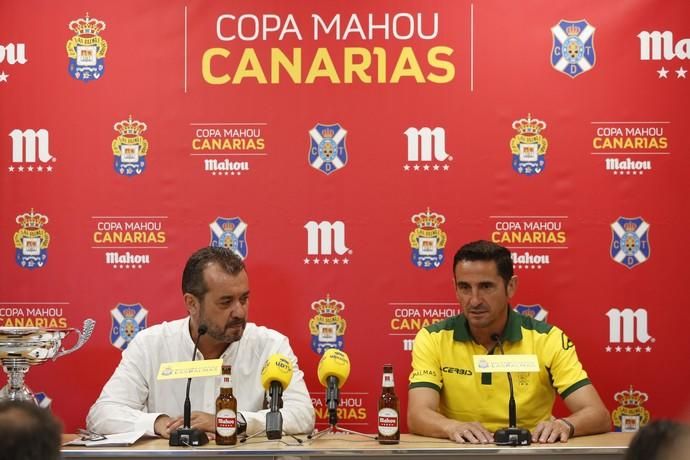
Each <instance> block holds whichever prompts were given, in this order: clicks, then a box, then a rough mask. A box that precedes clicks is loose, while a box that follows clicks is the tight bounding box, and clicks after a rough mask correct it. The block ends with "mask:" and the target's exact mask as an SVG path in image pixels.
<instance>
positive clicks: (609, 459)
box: [62, 433, 633, 460]
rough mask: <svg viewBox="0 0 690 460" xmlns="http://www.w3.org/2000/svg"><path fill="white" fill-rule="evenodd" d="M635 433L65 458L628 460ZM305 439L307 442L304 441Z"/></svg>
mask: <svg viewBox="0 0 690 460" xmlns="http://www.w3.org/2000/svg"><path fill="white" fill-rule="evenodd" d="M632 435H633V433H606V434H600V435H596V436H583V437H578V438H574V439H572V440H570V441H568V442H567V443H558V444H534V445H531V446H522V447H499V446H495V445H468V444H455V443H452V442H450V441H446V440H443V439H433V438H425V437H422V436H415V435H409V434H403V435H402V436H401V441H400V443H399V444H394V445H388V446H387V445H380V444H379V443H378V442H376V441H374V440H372V439H368V438H365V437H363V436H358V435H343V434H331V433H328V434H326V435H324V436H322V437H320V438H319V439H315V440H311V441H309V440H306V439H305V442H304V443H303V444H301V445H300V444H298V443H297V442H296V441H294V440H293V439H291V438H289V437H283V440H282V441H284V442H281V441H269V440H267V439H266V438H253V439H250V440H249V441H248V442H247V443H246V444H238V445H237V446H216V445H215V444H214V443H213V441H211V442H210V443H209V444H207V445H205V446H203V447H186V448H184V447H169V446H168V441H167V440H165V439H155V438H154V439H151V438H149V439H140V440H139V441H138V442H137V443H136V444H134V445H133V446H130V447H97V448H94V447H63V449H62V455H63V458H64V459H70V458H79V459H114V458H118V459H121V458H134V459H144V458H147V459H150V458H178V459H187V458H190V459H195V460H203V459H218V458H220V457H230V456H232V457H235V458H237V459H242V458H247V459H249V458H253V459H255V460H256V459H257V457H308V458H309V459H310V460H317V459H325V458H332V457H338V459H339V460H346V459H358V460H366V459H375V458H376V459H380V458H381V457H383V456H387V457H395V458H397V457H401V458H405V459H409V460H413V459H422V458H426V457H430V456H436V457H444V456H461V457H465V458H468V459H474V458H478V459H483V460H489V459H504V460H505V459H508V458H512V457H515V458H523V459H526V458H539V459H556V458H561V457H564V456H567V458H568V459H569V460H575V459H588V460H599V459H606V460H613V459H620V458H623V455H624V453H625V450H626V449H627V447H628V444H629V443H630V440H631V439H632ZM301 438H303V439H304V438H305V437H304V436H301Z"/></svg>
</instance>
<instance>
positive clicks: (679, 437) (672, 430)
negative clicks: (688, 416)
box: [624, 419, 690, 460]
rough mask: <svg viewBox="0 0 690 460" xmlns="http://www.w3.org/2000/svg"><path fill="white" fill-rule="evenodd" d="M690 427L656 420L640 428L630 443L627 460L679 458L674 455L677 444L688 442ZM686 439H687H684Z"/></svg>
mask: <svg viewBox="0 0 690 460" xmlns="http://www.w3.org/2000/svg"><path fill="white" fill-rule="evenodd" d="M688 437H690V427H689V426H688V425H685V424H682V423H680V422H674V421H673V420H662V419H660V420H654V421H653V422H650V423H648V424H647V425H645V426H643V427H642V428H640V431H638V432H637V433H635V436H634V437H633V438H632V441H630V445H629V446H628V450H626V452H625V457H624V459H625V460H656V459H660V460H661V459H664V460H666V459H671V458H678V457H675V456H674V455H673V453H674V450H675V448H677V447H679V446H677V444H681V443H682V442H684V441H685V442H687V440H688ZM683 438H685V439H683Z"/></svg>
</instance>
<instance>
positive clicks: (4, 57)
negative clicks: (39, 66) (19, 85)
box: [0, 43, 28, 83]
mask: <svg viewBox="0 0 690 460" xmlns="http://www.w3.org/2000/svg"><path fill="white" fill-rule="evenodd" d="M27 62H28V60H27V59H26V48H25V46H24V43H7V44H5V45H0V64H4V63H7V64H9V65H15V64H26V63H27ZM9 76H10V75H9V74H7V73H5V70H4V69H2V70H0V83H7V79H8V78H9Z"/></svg>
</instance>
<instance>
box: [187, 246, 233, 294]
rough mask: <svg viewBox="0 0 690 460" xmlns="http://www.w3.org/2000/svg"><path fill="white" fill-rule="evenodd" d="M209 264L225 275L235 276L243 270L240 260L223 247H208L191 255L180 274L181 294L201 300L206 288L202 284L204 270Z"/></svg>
mask: <svg viewBox="0 0 690 460" xmlns="http://www.w3.org/2000/svg"><path fill="white" fill-rule="evenodd" d="M210 264H218V266H219V267H220V268H222V269H223V270H224V271H225V272H226V273H228V274H230V275H237V274H239V273H240V272H241V271H242V270H244V269H245V267H244V262H243V261H242V258H240V256H238V255H237V254H235V253H234V252H232V250H231V249H228V248H225V247H214V246H208V247H205V248H201V249H199V250H198V251H196V252H195V253H194V254H192V255H191V256H190V257H189V260H187V264H186V265H185V267H184V271H183V272H182V293H183V294H187V293H189V294H192V295H194V296H195V297H196V298H197V299H203V297H204V295H205V294H206V292H208V286H206V283H205V282H204V269H206V267H208V266H209V265H210Z"/></svg>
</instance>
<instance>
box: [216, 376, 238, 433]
mask: <svg viewBox="0 0 690 460" xmlns="http://www.w3.org/2000/svg"><path fill="white" fill-rule="evenodd" d="M222 372H223V373H222V375H221V381H220V393H219V394H218V397H217V398H216V444H218V445H222V446H230V445H234V444H237V399H236V398H235V397H234V396H233V394H232V377H231V376H230V366H223V371H222Z"/></svg>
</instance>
